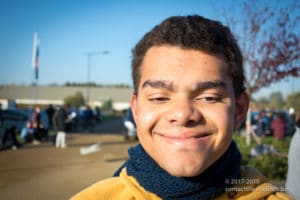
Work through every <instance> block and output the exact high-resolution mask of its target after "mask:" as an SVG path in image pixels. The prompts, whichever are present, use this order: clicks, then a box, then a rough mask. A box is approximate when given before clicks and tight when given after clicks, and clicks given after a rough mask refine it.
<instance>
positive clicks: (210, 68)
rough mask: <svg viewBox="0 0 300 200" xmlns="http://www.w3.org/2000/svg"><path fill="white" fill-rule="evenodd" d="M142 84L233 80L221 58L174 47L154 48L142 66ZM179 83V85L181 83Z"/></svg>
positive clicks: (146, 56) (148, 52) (150, 50)
mask: <svg viewBox="0 0 300 200" xmlns="http://www.w3.org/2000/svg"><path fill="white" fill-rule="evenodd" d="M140 72H141V74H140V75H141V80H140V85H142V84H144V82H145V81H147V79H150V80H151V79H159V80H167V81H173V80H174V79H177V80H178V79H181V80H182V81H189V79H190V80H191V81H192V80H193V79H198V80H197V82H199V81H219V80H222V81H223V80H224V79H228V78H230V77H229V76H228V73H227V65H226V62H225V61H224V59H223V58H222V57H221V56H217V55H210V54H207V53H205V52H202V51H199V50H193V49H182V48H180V47H175V46H154V47H151V48H150V49H149V50H148V51H147V53H146V55H145V57H144V60H143V62H142V65H141V71H140ZM179 83H180V82H179Z"/></svg>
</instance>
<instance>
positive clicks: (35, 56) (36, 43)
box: [32, 33, 40, 105]
mask: <svg viewBox="0 0 300 200" xmlns="http://www.w3.org/2000/svg"><path fill="white" fill-rule="evenodd" d="M39 48H40V39H39V37H38V34H37V33H34V35H33V48H32V67H33V69H34V77H35V94H34V101H35V102H34V104H35V105H36V104H37V98H38V79H39V71H38V68H39V53H40V52H39Z"/></svg>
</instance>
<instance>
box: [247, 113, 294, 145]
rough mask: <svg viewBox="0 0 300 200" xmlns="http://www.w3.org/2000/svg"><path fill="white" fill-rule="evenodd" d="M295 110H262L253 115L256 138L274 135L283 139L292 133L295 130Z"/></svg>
mask: <svg viewBox="0 0 300 200" xmlns="http://www.w3.org/2000/svg"><path fill="white" fill-rule="evenodd" d="M295 123H296V122H295V110H294V109H293V108H291V109H289V112H288V113H286V112H284V111H277V112H270V111H269V112H266V111H260V112H258V113H257V114H256V115H254V116H253V119H252V126H251V131H252V134H253V136H254V137H255V138H262V137H264V136H273V137H274V138H275V139H278V140H281V139H283V138H284V137H285V136H286V135H292V134H293V133H294V132H295Z"/></svg>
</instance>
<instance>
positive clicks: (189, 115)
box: [168, 98, 203, 127]
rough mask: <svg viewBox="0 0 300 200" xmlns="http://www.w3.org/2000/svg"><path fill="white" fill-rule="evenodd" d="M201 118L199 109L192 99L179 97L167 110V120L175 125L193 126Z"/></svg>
mask: <svg viewBox="0 0 300 200" xmlns="http://www.w3.org/2000/svg"><path fill="white" fill-rule="evenodd" d="M202 120H203V117H202V114H201V111H200V110H199V109H198V108H197V107H196V105H195V103H194V102H193V100H191V99H189V98H181V99H178V100H176V101H174V102H173V103H172V106H171V108H170V110H169V115H168V121H169V122H170V123H171V124H173V125H176V126H187V127H188V126H194V125H196V124H199V123H200V122H201V121H202Z"/></svg>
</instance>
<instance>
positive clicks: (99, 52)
mask: <svg viewBox="0 0 300 200" xmlns="http://www.w3.org/2000/svg"><path fill="white" fill-rule="evenodd" d="M100 54H102V55H105V54H109V51H93V52H88V53H86V56H87V87H86V103H87V104H89V102H90V82H91V59H92V56H97V55H100Z"/></svg>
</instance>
